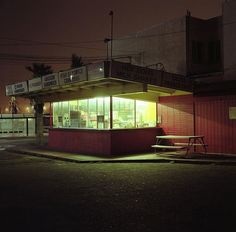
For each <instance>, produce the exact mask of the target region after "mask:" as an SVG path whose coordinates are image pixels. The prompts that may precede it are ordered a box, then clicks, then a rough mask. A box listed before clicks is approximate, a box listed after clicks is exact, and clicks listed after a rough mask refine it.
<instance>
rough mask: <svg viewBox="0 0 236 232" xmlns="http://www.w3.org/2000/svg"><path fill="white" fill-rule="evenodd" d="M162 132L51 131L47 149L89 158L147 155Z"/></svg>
mask: <svg viewBox="0 0 236 232" xmlns="http://www.w3.org/2000/svg"><path fill="white" fill-rule="evenodd" d="M160 134H162V129H161V128H138V129H119V130H86V129H50V130H49V138H48V146H49V147H50V148H53V149H57V150H64V151H69V152H76V153H82V154H92V155H102V156H103V155H104V156H109V155H123V154H130V153H141V152H150V151H151V150H152V148H151V145H152V144H155V138H156V135H160Z"/></svg>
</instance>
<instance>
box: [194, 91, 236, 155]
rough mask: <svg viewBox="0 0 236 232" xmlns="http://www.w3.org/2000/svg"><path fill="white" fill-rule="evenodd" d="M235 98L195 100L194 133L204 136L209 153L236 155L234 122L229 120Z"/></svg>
mask: <svg viewBox="0 0 236 232" xmlns="http://www.w3.org/2000/svg"><path fill="white" fill-rule="evenodd" d="M230 106H234V107H236V95H235V96H216V97H215V96H214V97H213V96H212V97H197V98H195V112H196V114H195V115H196V133H197V134H204V135H205V136H206V143H207V144H208V145H209V148H208V151H209V152H217V153H232V154H236V120H235V119H234V120H232V119H231V120H230V119H229V107H230Z"/></svg>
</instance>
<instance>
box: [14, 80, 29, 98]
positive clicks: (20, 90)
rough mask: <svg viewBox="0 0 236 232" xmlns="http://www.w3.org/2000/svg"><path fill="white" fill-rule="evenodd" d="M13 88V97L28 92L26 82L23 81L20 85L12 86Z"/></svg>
mask: <svg viewBox="0 0 236 232" xmlns="http://www.w3.org/2000/svg"><path fill="white" fill-rule="evenodd" d="M12 88H13V95H17V94H22V93H27V92H28V86H27V82H26V81H23V82H20V83H16V84H14V85H12Z"/></svg>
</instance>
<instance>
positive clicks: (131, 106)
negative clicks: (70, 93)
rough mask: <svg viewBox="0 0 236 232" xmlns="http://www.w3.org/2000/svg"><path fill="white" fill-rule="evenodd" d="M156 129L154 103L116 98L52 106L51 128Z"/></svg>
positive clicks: (59, 103) (86, 100) (75, 101)
mask: <svg viewBox="0 0 236 232" xmlns="http://www.w3.org/2000/svg"><path fill="white" fill-rule="evenodd" d="M110 99H112V109H113V112H112V118H113V121H112V125H113V127H112V128H142V127H155V126H156V103H155V102H148V101H139V100H132V99H126V98H118V97H112V98H110V97H101V98H90V99H83V100H73V101H64V102H55V103H53V127H54V128H91V129H110V114H111V113H110Z"/></svg>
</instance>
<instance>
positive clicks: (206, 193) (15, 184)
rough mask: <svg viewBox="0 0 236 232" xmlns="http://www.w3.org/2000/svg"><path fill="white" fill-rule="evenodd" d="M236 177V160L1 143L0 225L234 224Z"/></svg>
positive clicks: (170, 227) (86, 229) (86, 231)
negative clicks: (206, 161)
mask: <svg viewBox="0 0 236 232" xmlns="http://www.w3.org/2000/svg"><path fill="white" fill-rule="evenodd" d="M235 180H236V167H235V166H223V165H192V164H172V163H168V164H158V163H153V164H151V163H148V164H147V163H134V164H132V163H126V164H125V163H123V164H122V163H118V164H117V163H114V164H112V163H109V164H104V163H89V164H76V163H69V162H62V161H56V160H49V159H45V158H37V157H30V156H23V155H17V154H11V153H8V152H6V151H4V150H2V151H0V228H1V231H4V232H5V231H6V232H7V231H31V232H34V231H40V232H43V231H56V232H57V231H80V232H93V231H97V232H100V231H112V232H113V231H115V232H116V231H121V232H123V231H124V232H126V231H127V232H133V231H135V232H139V231H142V232H144V231H158V232H159V231H168V232H172V231H216V230H217V231H219V230H221V231H227V232H228V231H235V230H236V222H235V218H236V183H235ZM2 228H4V229H2Z"/></svg>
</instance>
